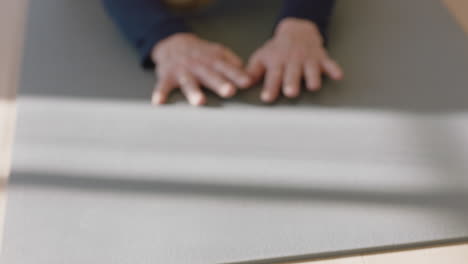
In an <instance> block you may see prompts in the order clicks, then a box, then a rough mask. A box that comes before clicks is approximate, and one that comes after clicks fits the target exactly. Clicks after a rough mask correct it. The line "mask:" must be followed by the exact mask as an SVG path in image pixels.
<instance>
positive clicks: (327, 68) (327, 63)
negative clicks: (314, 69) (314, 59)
mask: <svg viewBox="0 0 468 264" xmlns="http://www.w3.org/2000/svg"><path fill="white" fill-rule="evenodd" d="M322 68H323V71H324V72H325V73H326V74H327V75H328V76H329V77H330V78H332V79H333V80H341V79H343V75H344V74H343V70H341V67H340V66H339V65H338V64H337V63H336V62H335V61H334V60H332V59H329V58H326V59H325V60H323V61H322Z"/></svg>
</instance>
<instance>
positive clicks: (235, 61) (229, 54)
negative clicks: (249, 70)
mask: <svg viewBox="0 0 468 264" xmlns="http://www.w3.org/2000/svg"><path fill="white" fill-rule="evenodd" d="M223 57H224V59H225V60H227V61H228V62H230V63H231V64H232V65H235V66H237V67H239V68H240V67H242V64H243V62H242V59H241V58H240V57H239V56H237V55H236V54H235V53H234V52H233V51H232V50H230V49H228V48H225V49H224V52H223Z"/></svg>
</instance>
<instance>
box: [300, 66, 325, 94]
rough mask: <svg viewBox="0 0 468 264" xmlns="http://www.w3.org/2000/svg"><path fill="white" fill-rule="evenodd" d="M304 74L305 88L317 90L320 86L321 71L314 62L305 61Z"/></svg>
mask: <svg viewBox="0 0 468 264" xmlns="http://www.w3.org/2000/svg"><path fill="white" fill-rule="evenodd" d="M304 75H305V80H306V86H307V90H309V91H318V90H320V87H321V86H322V76H321V75H322V72H321V70H320V67H319V65H318V64H316V63H312V62H311V63H307V64H306V65H304Z"/></svg>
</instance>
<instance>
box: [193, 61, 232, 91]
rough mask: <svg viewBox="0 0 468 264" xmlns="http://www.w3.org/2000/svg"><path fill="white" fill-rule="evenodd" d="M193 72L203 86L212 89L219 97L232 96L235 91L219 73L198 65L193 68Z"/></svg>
mask: <svg viewBox="0 0 468 264" xmlns="http://www.w3.org/2000/svg"><path fill="white" fill-rule="evenodd" d="M193 73H194V74H195V76H196V77H198V78H199V80H200V81H201V82H202V84H203V85H204V86H206V87H207V88H209V89H210V90H212V91H214V92H215V93H216V94H218V95H219V96H221V97H224V98H228V97H232V96H233V95H234V94H235V93H236V88H235V87H234V85H232V83H230V82H229V81H227V80H226V79H225V78H223V76H222V75H221V74H219V73H218V72H216V71H213V70H211V69H209V68H207V67H205V66H199V67H197V68H196V69H194V70H193Z"/></svg>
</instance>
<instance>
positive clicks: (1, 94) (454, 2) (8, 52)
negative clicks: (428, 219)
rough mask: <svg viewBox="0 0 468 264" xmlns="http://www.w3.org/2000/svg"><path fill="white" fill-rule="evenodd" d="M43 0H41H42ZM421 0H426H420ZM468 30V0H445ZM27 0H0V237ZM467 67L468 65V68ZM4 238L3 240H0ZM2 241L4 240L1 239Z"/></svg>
mask: <svg viewBox="0 0 468 264" xmlns="http://www.w3.org/2000/svg"><path fill="white" fill-rule="evenodd" d="M39 1H40V0H39ZM419 1H421V2H422V3H423V2H424V0H419ZM442 1H443V2H444V3H445V4H446V5H447V6H448V8H449V10H450V11H451V12H452V13H453V14H454V16H455V17H456V18H457V20H458V21H459V22H460V25H461V26H463V28H464V29H465V30H466V32H467V33H468V0H442ZM25 7H26V0H1V1H0V237H2V232H1V231H2V227H3V219H4V216H5V205H6V194H5V190H6V180H7V178H8V174H9V170H10V158H11V156H10V153H11V146H12V142H13V134H14V133H13V132H14V124H15V114H16V112H15V111H16V109H15V90H16V87H17V80H18V69H19V61H20V59H19V58H20V51H21V50H22V48H21V46H22V42H23V41H22V38H23V34H22V32H23V28H24V11H25ZM467 71H468V69H467ZM0 241H1V240H0ZM0 245H1V243H0ZM302 263H310V264H395V263H413V264H419V263H421V264H422V263H423V264H445V263H447V264H468V243H465V244H463V243H460V244H450V245H438V246H435V247H426V248H415V249H410V250H403V251H391V252H374V253H364V254H359V255H354V256H346V257H340V258H330V259H317V260H311V261H309V262H302Z"/></svg>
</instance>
